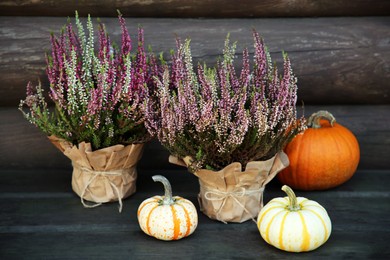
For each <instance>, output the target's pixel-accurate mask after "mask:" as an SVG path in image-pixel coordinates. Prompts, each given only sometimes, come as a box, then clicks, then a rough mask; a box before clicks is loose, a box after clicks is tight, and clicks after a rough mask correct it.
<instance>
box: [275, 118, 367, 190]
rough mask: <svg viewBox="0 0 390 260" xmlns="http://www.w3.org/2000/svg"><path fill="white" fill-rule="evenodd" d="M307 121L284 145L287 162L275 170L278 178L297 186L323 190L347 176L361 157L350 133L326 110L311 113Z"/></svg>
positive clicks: (339, 182) (349, 175) (301, 188)
mask: <svg viewBox="0 0 390 260" xmlns="http://www.w3.org/2000/svg"><path fill="white" fill-rule="evenodd" d="M307 125H308V128H307V129H306V130H305V131H304V132H303V133H301V134H299V135H297V136H296V137H295V138H294V139H293V140H292V141H291V142H290V143H289V144H288V145H287V146H286V148H285V153H286V154H287V155H288V158H289V160H290V166H289V167H287V168H286V169H284V170H283V171H282V172H280V173H279V174H278V179H279V180H280V181H281V182H282V183H283V184H286V185H289V186H291V187H293V188H295V189H300V190H325V189H329V188H333V187H336V186H338V185H340V184H342V183H344V182H346V181H347V180H349V179H350V178H351V177H352V176H353V174H354V173H355V171H356V168H357V166H358V163H359V159H360V150H359V144H358V141H357V140H356V137H355V136H354V135H353V133H352V132H351V131H349V130H348V129H347V128H345V127H344V126H342V125H340V124H338V123H336V120H335V118H334V117H333V115H332V114H330V113H329V112H327V111H319V112H317V113H314V114H313V115H311V116H310V118H309V119H308V121H307Z"/></svg>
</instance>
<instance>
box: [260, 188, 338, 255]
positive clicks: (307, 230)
mask: <svg viewBox="0 0 390 260" xmlns="http://www.w3.org/2000/svg"><path fill="white" fill-rule="evenodd" d="M282 190H283V191H284V192H286V193H287V195H288V197H284V198H275V199H273V200H271V201H270V202H269V203H267V205H265V206H264V207H263V208H262V210H261V211H260V213H259V216H258V219H257V227H258V229H259V231H260V234H261V236H262V237H263V239H264V240H265V241H266V242H267V243H268V244H270V245H273V246H275V247H277V248H279V249H281V250H284V251H289V252H305V251H311V250H314V249H316V248H318V247H319V246H321V245H322V244H324V243H325V242H326V241H327V240H328V238H329V236H330V233H331V229H332V224H331V221H330V218H329V216H328V213H327V212H326V210H325V209H324V208H323V207H322V206H321V205H320V204H318V203H317V202H315V201H312V200H308V199H306V198H303V197H298V198H297V197H296V196H295V194H294V192H293V191H292V189H291V188H290V187H288V186H286V185H284V186H283V187H282Z"/></svg>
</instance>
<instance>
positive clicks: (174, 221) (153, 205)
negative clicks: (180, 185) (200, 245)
mask: <svg viewBox="0 0 390 260" xmlns="http://www.w3.org/2000/svg"><path fill="white" fill-rule="evenodd" d="M152 178H153V180H154V181H159V182H161V183H162V184H163V185H164V189H165V195H164V196H154V197H152V198H149V199H146V200H144V201H143V202H142V203H141V204H140V206H139V208H138V214H137V215H138V223H139V225H140V227H141V229H142V231H144V232H145V233H146V234H148V235H149V236H153V237H155V238H157V239H161V240H178V239H181V238H183V237H186V236H189V235H191V234H192V233H193V232H194V231H195V229H196V227H197V225H198V214H197V211H196V208H195V206H194V204H193V203H192V202H191V201H189V200H187V199H184V198H182V197H179V196H175V197H172V189H171V185H170V183H169V181H168V180H167V179H166V178H165V177H163V176H161V175H155V176H153V177H152Z"/></svg>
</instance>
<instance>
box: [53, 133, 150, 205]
mask: <svg viewBox="0 0 390 260" xmlns="http://www.w3.org/2000/svg"><path fill="white" fill-rule="evenodd" d="M49 140H50V141H51V142H52V143H53V144H54V145H55V146H56V147H57V148H58V149H59V150H60V151H62V152H63V153H64V155H65V156H67V157H68V158H69V159H71V161H72V165H73V174H72V189H73V191H74V192H75V193H76V194H77V195H79V196H80V198H81V203H82V204H83V205H84V207H87V208H92V207H96V206H100V205H101V204H102V203H105V202H112V201H119V204H120V207H119V211H121V210H122V199H124V198H127V197H129V196H130V195H132V194H133V193H134V192H135V190H136V179H137V169H136V165H137V163H138V161H139V160H140V159H141V156H142V151H143V144H132V145H127V146H124V145H119V144H118V145H114V146H110V147H107V148H103V149H99V150H96V151H92V147H91V144H90V143H85V142H81V143H79V145H78V146H76V145H72V144H71V143H69V142H67V141H65V140H63V139H60V138H57V137H55V136H49ZM84 200H88V201H91V202H94V203H95V204H87V203H85V202H84Z"/></svg>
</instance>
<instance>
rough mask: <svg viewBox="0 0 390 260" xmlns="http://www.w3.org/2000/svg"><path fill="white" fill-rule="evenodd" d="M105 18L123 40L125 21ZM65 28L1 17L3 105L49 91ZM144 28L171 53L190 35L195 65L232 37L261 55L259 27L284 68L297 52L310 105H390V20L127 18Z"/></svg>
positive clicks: (56, 21) (58, 20)
mask: <svg viewBox="0 0 390 260" xmlns="http://www.w3.org/2000/svg"><path fill="white" fill-rule="evenodd" d="M102 20H103V22H105V23H106V25H107V28H108V30H109V32H111V33H110V34H111V35H112V36H113V37H112V38H113V39H114V40H116V41H119V39H120V37H119V35H120V29H119V26H118V22H117V19H116V18H103V19H102ZM65 23H66V19H65V18H62V17H0V79H1V88H0V105H1V106H14V107H15V106H17V104H18V103H19V100H20V99H21V98H23V97H24V96H25V86H26V84H27V82H28V81H33V82H34V83H37V81H38V79H40V80H41V81H42V82H43V84H44V85H45V86H46V87H47V85H48V83H47V79H46V75H45V55H44V54H45V51H50V41H49V35H50V32H51V31H54V32H58V31H59V29H60V28H61V27H62V25H63V24H65ZM138 24H142V26H143V28H144V30H145V40H146V44H150V45H152V46H153V49H154V51H156V52H160V51H164V52H165V53H169V50H170V49H172V48H175V37H176V35H177V36H179V37H181V38H186V37H190V38H192V42H191V44H192V45H191V46H192V53H193V56H194V61H195V63H196V62H198V61H205V62H206V63H208V64H210V65H214V64H215V63H216V59H217V57H218V56H220V55H221V53H222V49H223V44H224V40H225V37H226V35H227V34H228V33H229V32H230V33H231V36H230V37H231V40H232V41H238V47H237V56H238V59H237V60H238V61H239V60H240V59H239V58H240V56H241V52H242V50H243V48H244V47H249V50H250V51H251V52H252V53H253V47H252V46H253V41H252V29H253V28H255V29H256V30H257V31H258V32H259V33H260V34H261V35H262V36H263V37H264V39H265V43H266V44H267V45H268V46H269V48H270V51H271V55H272V57H273V59H274V60H275V61H277V62H278V64H279V65H280V61H281V59H282V53H281V52H282V51H286V52H287V53H288V54H289V56H290V59H291V62H292V66H293V70H294V72H295V74H296V75H297V77H298V86H299V90H298V96H299V99H300V100H302V101H304V102H305V104H389V103H390V41H389V39H390V17H359V18H357V17H356V18H354V17H347V18H345V17H343V18H299V19H298V18H280V19H218V20H215V19H148V18H139V19H127V25H128V28H129V30H130V31H131V33H132V35H133V38H135V37H136V35H135V32H136V29H137V25H138ZM168 58H169V57H168ZM237 65H239V64H237ZM280 69H281V68H280Z"/></svg>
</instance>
